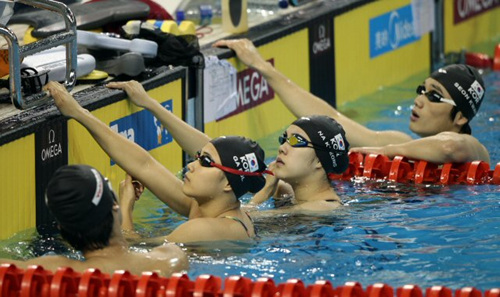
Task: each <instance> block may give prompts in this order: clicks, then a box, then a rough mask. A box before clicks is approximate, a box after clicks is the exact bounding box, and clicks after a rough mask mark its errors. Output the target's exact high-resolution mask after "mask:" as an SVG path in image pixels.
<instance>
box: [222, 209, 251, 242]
mask: <svg viewBox="0 0 500 297" xmlns="http://www.w3.org/2000/svg"><path fill="white" fill-rule="evenodd" d="M247 216H248V214H247ZM248 217H250V216H248ZM223 218H226V219H231V220H234V221H236V222H238V223H240V224H241V226H243V228H245V232H246V233H247V235H248V237H251V236H250V233H249V232H248V228H247V226H246V225H245V224H244V223H243V221H242V220H240V219H239V218H237V217H233V216H223Z"/></svg>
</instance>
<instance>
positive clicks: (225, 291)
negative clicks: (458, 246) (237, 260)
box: [0, 264, 500, 297]
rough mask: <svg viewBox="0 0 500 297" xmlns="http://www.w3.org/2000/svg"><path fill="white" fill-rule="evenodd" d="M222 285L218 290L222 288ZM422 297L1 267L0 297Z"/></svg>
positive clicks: (405, 290) (496, 292)
mask: <svg viewBox="0 0 500 297" xmlns="http://www.w3.org/2000/svg"><path fill="white" fill-rule="evenodd" d="M222 283H223V284H224V287H223V288H222V287H221V284H222ZM452 295H454V297H483V292H481V291H480V290H478V289H476V288H474V287H464V288H461V289H457V290H455V292H454V294H453V293H452V290H451V289H449V288H447V287H442V286H433V287H430V288H427V289H425V297H452ZM18 296H30V297H38V296H39V297H87V296H95V297H111V296H117V297H135V296H141V297H423V289H421V288H420V287H419V286H417V285H412V284H409V285H404V286H402V287H399V288H397V289H396V290H394V289H393V287H391V286H389V285H387V284H383V283H376V284H373V285H369V286H367V287H366V291H365V290H364V289H363V286H362V285H361V283H359V282H346V283H345V284H344V285H341V286H338V287H337V288H335V287H334V286H333V285H332V283H331V282H330V281H328V280H318V281H316V282H315V283H314V284H312V285H309V286H307V287H306V285H305V284H304V282H303V281H302V280H300V279H295V278H294V279H289V280H288V281H286V282H285V283H281V284H278V286H276V285H275V282H274V281H273V280H272V279H270V278H259V279H257V280H256V281H252V280H251V279H249V278H246V277H242V276H230V277H227V278H226V279H225V280H224V281H222V280H221V278H219V277H217V276H213V275H209V274H203V275H200V276H199V277H198V278H197V279H196V280H194V281H192V280H190V279H189V277H188V276H187V275H185V274H180V273H175V274H173V275H172V276H171V277H168V278H167V277H162V276H160V275H158V274H157V273H156V272H143V273H142V274H141V275H140V276H137V275H133V274H131V273H130V272H128V271H124V270H117V271H115V272H114V273H113V274H112V275H108V274H104V273H101V272H100V271H99V270H98V269H94V268H90V269H87V270H85V271H84V272H82V273H80V272H77V271H74V270H73V269H71V268H67V267H61V268H59V269H57V271H56V272H55V273H52V272H51V271H49V270H45V269H44V268H43V267H42V266H36V265H34V266H30V267H28V268H27V269H26V270H23V269H20V268H17V267H16V266H15V265H14V264H2V265H0V297H18ZM484 297H500V288H491V289H489V290H486V291H485V292H484Z"/></svg>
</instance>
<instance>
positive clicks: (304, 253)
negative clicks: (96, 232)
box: [0, 73, 500, 290]
mask: <svg viewBox="0 0 500 297" xmlns="http://www.w3.org/2000/svg"><path fill="white" fill-rule="evenodd" d="M485 80H486V85H487V86H488V90H487V95H486V96H487V99H486V100H485V102H484V103H483V106H482V107H481V111H480V113H479V114H478V116H477V118H476V119H474V121H473V122H472V131H473V135H475V136H476V137H477V138H478V139H479V140H480V141H481V142H482V143H483V144H485V146H486V147H487V148H488V149H489V151H490V154H491V160H492V163H493V164H496V163H498V162H500V148H499V139H500V125H499V121H500V73H493V74H489V75H487V76H486V77H485ZM389 91H390V90H389ZM393 91H394V90H393ZM398 91H401V92H402V93H403V94H405V97H403V98H413V93H414V91H413V88H411V89H410V88H407V89H405V88H403V89H402V90H398ZM412 100H413V99H411V100H408V101H406V102H403V103H400V104H399V105H395V104H387V105H381V104H378V103H377V108H378V109H379V110H380V112H378V111H377V114H376V117H372V118H377V120H369V121H367V122H366V124H367V125H368V126H370V127H372V128H377V129H407V128H406V127H407V125H408V117H409V115H410V111H411V107H410V106H411V104H412ZM347 108H350V109H356V110H357V112H358V113H359V114H360V115H362V114H364V111H363V109H366V110H367V111H366V114H367V113H373V106H370V104H366V103H365V104H358V105H348V106H347ZM368 110H369V112H368ZM407 132H409V131H407ZM492 166H493V165H492ZM334 187H335V188H336V190H337V192H338V193H339V195H340V196H341V197H342V199H343V200H344V201H345V203H346V207H344V208H342V209H340V210H337V211H334V212H332V213H330V214H328V215H324V216H301V215H270V214H266V212H265V210H266V209H271V208H273V201H268V202H267V203H266V204H264V205H262V206H260V207H259V209H248V210H249V211H250V212H251V213H252V214H253V215H254V220H255V225H256V227H257V228H258V230H259V235H260V238H259V239H258V240H256V241H255V242H253V243H240V242H224V243H220V242H219V243H213V244H209V245H207V244H203V245H199V246H194V245H192V246H186V251H187V252H188V253H189V256H190V263H191V269H190V271H189V276H190V277H191V278H192V279H194V278H196V277H197V276H198V275H200V274H204V273H210V274H213V275H217V276H220V277H223V278H224V277H227V276H230V275H243V276H247V277H250V278H252V279H256V278H257V277H262V276H266V277H272V278H274V280H275V281H276V282H278V283H279V282H284V281H286V280H288V279H290V278H300V279H302V280H303V281H305V282H306V283H313V282H314V281H316V280H318V279H328V280H330V281H332V283H333V284H334V285H335V286H338V285H341V284H343V283H344V282H346V281H359V282H361V283H362V284H363V286H367V285H369V284H373V283H376V282H383V283H387V284H389V285H391V286H394V287H398V286H402V285H404V284H417V285H419V286H421V287H423V288H425V287H429V286H432V285H443V286H448V287H450V288H453V289H456V288H461V287H464V286H475V287H476V288H478V289H481V290H486V289H489V288H493V287H500V186H492V185H482V186H464V185H456V186H446V187H443V186H435V185H418V186H417V185H402V184H391V183H387V182H380V181H379V182H376V181H373V182H366V181H360V180H356V181H354V182H346V181H339V182H335V183H334ZM244 199H246V200H247V199H249V197H245V198H244ZM134 217H135V218H134V219H135V222H136V226H137V228H138V230H140V232H142V233H144V234H145V235H147V236H156V235H164V234H168V233H169V232H170V231H171V230H173V229H174V228H175V227H176V226H177V225H178V224H180V223H182V222H183V221H184V219H183V218H181V217H180V216H178V215H176V214H175V213H173V212H172V211H171V210H170V209H168V208H166V207H164V205H163V204H161V203H160V202H159V201H158V200H156V199H155V198H154V197H152V196H151V195H146V196H145V197H142V198H141V201H140V202H139V204H138V206H137V207H136V211H135V213H134ZM32 233H33V232H32V231H31V232H30V231H27V232H25V233H21V234H18V235H17V236H16V237H14V238H12V239H10V240H8V241H4V242H1V243H0V257H6V256H10V257H20V258H27V257H31V256H36V255H40V254H44V253H47V252H50V251H53V250H56V251H61V250H64V249H65V247H63V246H61V245H60V244H59V242H58V240H54V239H53V238H40V237H36V236H35V237H34V238H35V239H29V240H27V239H26V238H27V237H30V236H32Z"/></svg>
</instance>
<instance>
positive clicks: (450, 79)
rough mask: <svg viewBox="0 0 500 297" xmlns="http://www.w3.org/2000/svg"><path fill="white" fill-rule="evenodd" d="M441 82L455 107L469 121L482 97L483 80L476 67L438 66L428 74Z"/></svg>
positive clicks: (458, 65) (483, 89)
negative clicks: (438, 67)
mask: <svg viewBox="0 0 500 297" xmlns="http://www.w3.org/2000/svg"><path fill="white" fill-rule="evenodd" d="M430 77H431V78H433V79H435V80H437V81H438V82H439V83H441V84H442V85H443V86H444V87H445V88H446V90H447V91H448V93H450V95H451V99H453V101H455V103H456V104H457V109H458V110H459V111H461V112H462V114H463V115H464V116H465V117H466V118H467V119H468V120H469V121H470V120H472V118H473V117H474V116H475V115H476V113H477V111H478V110H479V107H480V106H481V102H482V101H483V98H484V92H485V88H484V82H483V79H482V78H481V75H480V74H479V72H478V71H477V70H476V68H474V67H471V66H469V65H461V64H453V65H448V66H446V67H443V68H440V69H438V70H437V71H435V72H433V73H432V74H431V76H430Z"/></svg>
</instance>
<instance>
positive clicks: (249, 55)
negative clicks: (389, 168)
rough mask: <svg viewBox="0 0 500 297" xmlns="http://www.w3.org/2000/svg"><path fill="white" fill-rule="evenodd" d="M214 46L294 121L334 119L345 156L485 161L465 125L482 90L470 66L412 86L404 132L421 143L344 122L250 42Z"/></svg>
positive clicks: (436, 74)
mask: <svg viewBox="0 0 500 297" xmlns="http://www.w3.org/2000/svg"><path fill="white" fill-rule="evenodd" d="M214 46H215V47H228V48H230V49H232V50H234V51H235V53H236V55H237V57H238V58H239V59H240V61H241V62H243V63H244V64H246V65H247V66H249V67H252V68H254V69H255V70H257V71H259V72H260V73H261V74H262V75H263V76H264V78H265V79H266V80H267V81H268V83H269V85H270V86H271V87H272V88H273V89H274V91H275V92H276V93H277V94H278V98H280V100H282V102H283V103H284V104H285V106H286V107H287V108H288V109H289V110H290V111H291V112H292V113H293V114H295V116H297V117H302V116H308V115H312V114H322V115H327V116H329V117H332V118H334V119H335V120H337V121H338V122H339V123H340V124H341V125H342V126H343V127H344V129H345V131H346V136H347V140H348V141H349V143H350V144H351V151H354V152H361V153H364V154H367V153H377V154H383V155H386V156H388V157H390V158H392V157H394V156H398V155H399V156H405V157H408V158H410V159H416V160H426V161H429V162H434V163H461V162H470V161H474V160H482V161H485V162H489V161H490V157H489V153H488V150H487V149H486V148H485V147H484V145H482V144H481V143H480V142H479V141H478V140H477V139H476V138H475V137H473V136H472V135H471V129H470V126H469V123H470V121H471V120H472V119H473V118H474V116H475V115H476V113H477V111H478V109H479V107H480V105H481V102H482V100H483V98H484V91H485V89H484V83H483V80H482V78H481V76H480V74H479V73H478V71H477V70H476V69H475V68H473V67H471V66H467V65H456V64H455V65H449V66H446V67H443V68H441V69H439V70H437V71H436V72H433V73H432V74H431V75H430V76H429V77H428V78H427V79H425V81H424V82H423V83H422V85H420V86H418V87H417V97H416V98H415V101H414V104H415V107H414V108H413V111H412V115H411V117H410V129H411V130H412V131H413V132H414V133H416V134H418V135H419V136H420V137H421V138H420V139H412V137H411V136H410V135H408V134H406V133H403V132H400V131H374V130H371V129H368V128H367V127H365V126H363V125H360V124H358V123H356V122H355V121H353V120H351V119H350V118H348V117H346V116H345V115H343V114H342V113H340V112H338V111H337V110H336V109H335V108H333V107H332V106H330V105H329V104H328V103H327V102H326V101H324V100H322V99H320V98H318V97H316V96H314V95H313V94H311V93H310V92H308V91H306V90H304V89H302V88H301V87H299V86H298V85H296V84H295V83H293V82H292V81H290V80H289V79H288V78H287V77H285V76H284V75H283V74H282V73H280V72H279V71H278V70H277V69H275V68H274V67H273V66H272V65H271V64H270V63H268V62H267V61H265V60H264V59H263V58H262V57H261V56H260V54H259V53H258V51H257V49H256V48H255V46H254V45H253V43H252V42H251V41H250V40H247V39H238V40H220V41H217V42H216V43H214Z"/></svg>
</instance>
